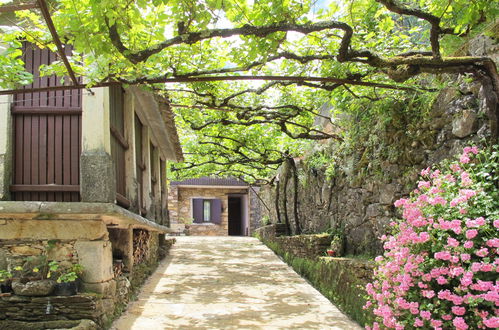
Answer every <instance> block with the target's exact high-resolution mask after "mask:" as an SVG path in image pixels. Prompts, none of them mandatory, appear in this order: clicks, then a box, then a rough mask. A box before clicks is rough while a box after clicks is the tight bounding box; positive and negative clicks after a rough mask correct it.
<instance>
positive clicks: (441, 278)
mask: <svg viewBox="0 0 499 330" xmlns="http://www.w3.org/2000/svg"><path fill="white" fill-rule="evenodd" d="M447 282H448V281H447V279H446V278H445V277H443V276H439V277H437V283H438V284H440V285H443V284H447Z"/></svg>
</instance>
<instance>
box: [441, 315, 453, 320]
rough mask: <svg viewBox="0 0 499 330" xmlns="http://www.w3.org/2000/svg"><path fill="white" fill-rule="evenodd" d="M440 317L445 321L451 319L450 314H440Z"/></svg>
mask: <svg viewBox="0 0 499 330" xmlns="http://www.w3.org/2000/svg"><path fill="white" fill-rule="evenodd" d="M442 319H444V320H446V321H450V320H451V319H452V315H450V314H445V315H442Z"/></svg>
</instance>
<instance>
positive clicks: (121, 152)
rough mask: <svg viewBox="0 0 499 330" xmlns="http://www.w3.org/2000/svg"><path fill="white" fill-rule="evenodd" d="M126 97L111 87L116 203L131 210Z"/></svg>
mask: <svg viewBox="0 0 499 330" xmlns="http://www.w3.org/2000/svg"><path fill="white" fill-rule="evenodd" d="M123 98H124V95H123V90H122V88H121V86H111V87H109V99H110V107H109V117H110V130H111V156H112V158H113V163H114V172H115V175H116V201H117V202H118V204H119V205H121V206H123V207H126V208H129V207H130V201H129V200H128V199H127V198H126V166H125V164H126V160H125V152H126V150H127V149H128V148H129V145H128V142H127V141H126V138H125V118H124V116H125V114H124V100H123Z"/></svg>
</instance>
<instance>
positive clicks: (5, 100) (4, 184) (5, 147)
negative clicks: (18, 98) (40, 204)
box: [0, 95, 12, 200]
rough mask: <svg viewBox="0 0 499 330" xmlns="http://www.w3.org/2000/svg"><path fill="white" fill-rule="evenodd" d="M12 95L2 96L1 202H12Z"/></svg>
mask: <svg viewBox="0 0 499 330" xmlns="http://www.w3.org/2000/svg"><path fill="white" fill-rule="evenodd" d="M10 102H12V95H2V96H0V200H10V184H11V173H12V117H11V114H10V107H11V103H10Z"/></svg>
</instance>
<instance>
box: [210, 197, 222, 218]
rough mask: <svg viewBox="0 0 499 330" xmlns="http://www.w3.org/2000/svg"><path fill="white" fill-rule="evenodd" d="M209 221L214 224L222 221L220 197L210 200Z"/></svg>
mask: <svg viewBox="0 0 499 330" xmlns="http://www.w3.org/2000/svg"><path fill="white" fill-rule="evenodd" d="M211 222H213V223H216V224H220V223H221V222H222V201H221V200H220V199H213V200H211Z"/></svg>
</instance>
